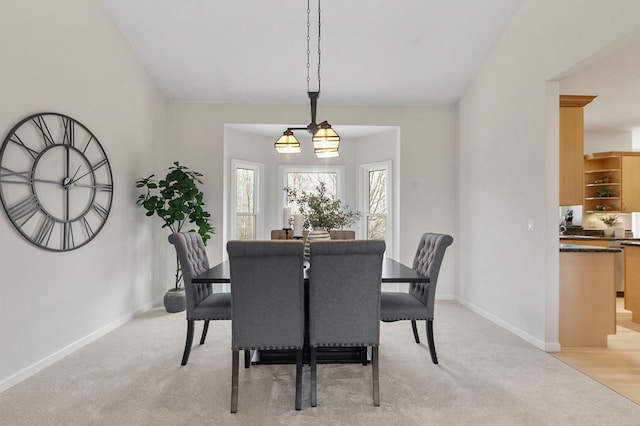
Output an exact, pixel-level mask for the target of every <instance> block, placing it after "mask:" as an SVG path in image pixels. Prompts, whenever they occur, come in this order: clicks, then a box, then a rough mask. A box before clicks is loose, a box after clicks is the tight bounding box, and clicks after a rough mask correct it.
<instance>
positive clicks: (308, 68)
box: [307, 0, 322, 93]
mask: <svg viewBox="0 0 640 426" xmlns="http://www.w3.org/2000/svg"><path fill="white" fill-rule="evenodd" d="M320 11H321V8H320V0H318V93H319V92H320V62H321V61H320V56H321V54H322V52H321V50H320V40H321V35H320V34H321V29H322V27H321V19H320V18H321V17H320ZM310 91H311V0H307V92H310Z"/></svg>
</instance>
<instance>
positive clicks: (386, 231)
mask: <svg viewBox="0 0 640 426" xmlns="http://www.w3.org/2000/svg"><path fill="white" fill-rule="evenodd" d="M360 167H361V170H362V184H363V188H362V193H363V194H364V200H363V211H364V212H363V216H364V219H365V220H364V226H365V235H366V238H367V239H371V240H373V239H375V240H385V241H386V243H387V251H388V252H392V250H391V242H392V238H391V229H392V226H391V223H392V222H391V191H390V188H391V163H390V162H384V163H375V164H364V165H362V166H360Z"/></svg>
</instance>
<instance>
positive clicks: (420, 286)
mask: <svg viewBox="0 0 640 426" xmlns="http://www.w3.org/2000/svg"><path fill="white" fill-rule="evenodd" d="M452 243H453V237H452V236H451V235H446V234H436V233H431V232H427V233H425V234H423V235H422V238H420V242H419V243H418V249H417V250H416V255H415V257H414V258H413V269H415V270H416V271H418V272H420V273H421V274H422V275H426V276H427V277H429V282H428V283H411V284H410V285H409V293H410V294H412V295H413V296H415V297H417V298H418V299H420V300H421V301H422V303H423V304H424V305H426V306H427V308H428V310H429V317H430V318H431V319H433V308H434V303H435V296H436V285H437V284H438V274H440V265H442V259H443V258H444V253H445V251H446V250H447V247H449V246H450V245H451V244H452Z"/></svg>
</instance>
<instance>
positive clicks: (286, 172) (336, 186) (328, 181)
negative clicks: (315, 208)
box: [282, 166, 343, 212]
mask: <svg viewBox="0 0 640 426" xmlns="http://www.w3.org/2000/svg"><path fill="white" fill-rule="evenodd" d="M342 172H343V170H342V168H341V167H321V168H318V167H305V166H301V167H295V168H285V169H283V173H282V174H283V176H284V178H283V179H284V185H285V186H287V187H289V188H293V189H295V190H296V191H297V192H298V193H300V192H301V191H304V192H307V193H313V192H316V187H317V186H318V185H319V184H320V182H324V183H325V186H326V188H327V193H328V194H331V195H333V196H334V197H336V198H340V195H341V192H342V191H341V177H342ZM283 193H284V191H283ZM283 203H284V205H287V199H286V194H284V196H283ZM291 209H292V211H294V212H296V211H298V208H297V206H296V205H295V203H293V204H291Z"/></svg>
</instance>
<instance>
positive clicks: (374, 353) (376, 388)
mask: <svg viewBox="0 0 640 426" xmlns="http://www.w3.org/2000/svg"><path fill="white" fill-rule="evenodd" d="M371 368H372V375H373V406H374V407H379V406H380V370H379V368H378V346H372V347H371Z"/></svg>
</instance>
